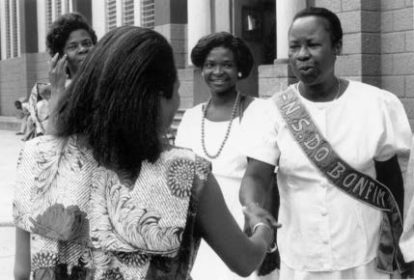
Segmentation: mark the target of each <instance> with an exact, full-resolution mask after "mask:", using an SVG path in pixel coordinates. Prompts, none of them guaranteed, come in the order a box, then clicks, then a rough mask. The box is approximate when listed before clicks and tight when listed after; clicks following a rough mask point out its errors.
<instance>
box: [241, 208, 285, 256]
mask: <svg viewBox="0 0 414 280" xmlns="http://www.w3.org/2000/svg"><path fill="white" fill-rule="evenodd" d="M243 213H244V216H245V220H246V225H247V226H248V231H249V233H250V234H254V233H255V232H256V230H257V229H258V228H259V227H263V228H265V229H266V230H267V231H269V233H270V237H271V238H270V239H268V244H269V249H268V252H269V253H271V252H274V251H276V250H277V246H276V230H277V229H278V228H280V227H281V226H282V224H280V223H278V222H277V220H276V219H275V218H274V217H273V215H272V214H270V213H269V212H268V211H267V210H265V209H264V208H262V207H260V206H259V204H258V203H247V204H246V205H245V206H243Z"/></svg>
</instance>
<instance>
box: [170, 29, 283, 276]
mask: <svg viewBox="0 0 414 280" xmlns="http://www.w3.org/2000/svg"><path fill="white" fill-rule="evenodd" d="M191 61H192V62H193V64H194V65H195V66H196V67H198V68H199V69H200V70H201V75H202V77H203V79H204V81H205V83H206V85H207V86H208V87H209V89H210V95H211V97H210V99H209V101H208V102H207V103H202V104H198V105H196V106H195V107H193V108H190V109H188V110H187V111H186V112H185V113H184V115H183V118H182V120H181V123H180V126H179V127H178V130H177V137H176V140H175V144H176V145H177V146H179V147H185V148H189V149H191V150H192V151H193V152H195V153H196V154H198V155H200V156H202V157H204V158H206V159H208V160H209V161H211V164H212V172H213V174H214V176H215V177H216V178H217V181H218V183H219V185H220V188H221V191H222V192H223V196H224V200H225V201H226V204H227V207H228V208H229V210H230V212H231V213H232V215H233V217H234V218H235V220H236V221H237V223H238V224H239V226H240V227H241V228H243V225H244V216H243V212H242V205H241V204H240V201H239V190H240V183H241V179H242V177H243V174H244V172H245V170H246V166H247V160H246V157H245V156H244V155H243V154H242V153H241V152H240V133H241V131H240V127H241V123H242V121H243V120H244V119H246V118H249V112H250V111H251V108H255V110H260V104H261V103H262V102H263V100H259V99H253V98H252V97H250V96H246V95H243V94H242V93H241V92H240V91H238V89H237V82H238V81H239V80H243V79H245V78H247V76H248V75H249V73H250V71H251V69H252V67H253V55H252V53H251V52H250V50H249V48H248V46H247V45H246V43H245V42H244V41H243V40H242V39H240V38H238V37H235V36H233V35H232V34H230V33H228V32H218V33H213V34H210V35H207V36H204V37H202V38H201V39H200V40H199V41H198V42H197V44H196V46H195V47H194V48H193V50H192V51H191ZM213 268H214V269H213ZM274 273H277V272H276V271H275V272H274ZM192 276H193V277H194V279H197V280H202V279H217V280H231V279H232V280H234V279H242V278H241V277H240V276H238V275H236V274H235V273H234V272H232V271H231V270H230V269H229V268H228V267H227V266H226V264H225V263H224V262H223V261H222V260H221V259H220V257H219V256H217V254H216V253H215V252H214V251H213V250H212V249H211V248H210V247H209V246H208V245H207V244H206V243H205V242H201V245H200V250H199V252H198V258H197V261H196V262H195V264H194V269H193V272H192ZM253 277H254V276H252V278H253ZM268 277H269V279H270V278H273V276H271V275H269V276H268Z"/></svg>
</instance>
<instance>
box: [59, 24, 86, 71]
mask: <svg viewBox="0 0 414 280" xmlns="http://www.w3.org/2000/svg"><path fill="white" fill-rule="evenodd" d="M92 48H93V41H92V38H91V35H90V34H89V33H88V32H87V31H86V30H84V29H78V30H75V31H72V32H71V33H70V35H69V37H68V40H67V41H66V44H65V47H64V49H63V51H64V53H65V54H66V56H67V60H68V67H69V71H70V73H71V75H74V74H75V73H76V72H77V71H78V69H79V67H80V65H81V64H82V63H83V61H84V60H85V58H86V56H87V54H88V53H89V51H90V50H91V49H92Z"/></svg>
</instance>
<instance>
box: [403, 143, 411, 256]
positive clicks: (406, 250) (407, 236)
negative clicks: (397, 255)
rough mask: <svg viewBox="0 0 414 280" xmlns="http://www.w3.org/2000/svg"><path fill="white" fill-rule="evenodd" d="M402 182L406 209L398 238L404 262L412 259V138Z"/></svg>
mask: <svg viewBox="0 0 414 280" xmlns="http://www.w3.org/2000/svg"><path fill="white" fill-rule="evenodd" d="M404 183H405V193H404V196H405V199H404V202H405V203H406V204H407V205H408V206H407V207H404V208H405V209H407V211H405V219H404V229H403V234H402V235H401V238H400V248H401V252H402V254H403V256H404V260H405V261H406V262H412V261H414V195H413V192H414V138H413V141H412V147H411V155H410V160H409V162H408V167H407V173H406V178H405V182H404Z"/></svg>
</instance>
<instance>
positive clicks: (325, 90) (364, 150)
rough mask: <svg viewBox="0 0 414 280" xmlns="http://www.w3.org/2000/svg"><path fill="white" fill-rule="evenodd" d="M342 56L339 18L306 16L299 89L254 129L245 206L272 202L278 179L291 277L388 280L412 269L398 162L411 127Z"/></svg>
mask: <svg viewBox="0 0 414 280" xmlns="http://www.w3.org/2000/svg"><path fill="white" fill-rule="evenodd" d="M341 49H342V28H341V24H340V21H339V19H338V17H337V16H336V15H335V14H334V13H332V12H331V11H329V10H327V9H324V8H316V7H312V8H307V9H305V10H302V11H300V12H299V13H297V14H296V16H295V17H294V19H293V22H292V24H291V26H290V29H289V62H290V66H291V68H292V70H293V73H294V74H295V76H296V77H297V79H298V80H299V82H298V83H295V84H293V85H291V86H289V88H288V89H287V90H286V91H284V92H281V93H277V94H275V95H274V96H273V97H272V98H271V99H269V101H268V102H267V105H268V108H267V109H266V110H262V111H261V112H256V113H257V114H256V119H255V120H254V118H253V117H252V118H251V120H252V121H253V123H254V124H255V125H251V124H250V125H249V124H246V125H247V127H248V128H249V129H250V130H249V131H248V134H246V137H245V138H244V139H245V140H246V141H245V143H246V144H245V146H244V147H245V154H246V156H247V157H248V158H249V163H248V167H247V170H246V174H245V176H244V178H243V181H242V187H241V200H242V203H243V204H245V205H250V204H252V203H255V204H259V205H262V203H263V201H264V200H265V196H266V194H267V193H268V191H267V190H266V186H268V182H269V180H270V178H271V177H272V175H273V173H274V172H275V171H276V172H277V183H278V187H279V193H280V209H279V218H278V219H279V221H280V222H281V223H282V224H283V227H282V228H281V229H279V230H278V240H277V243H278V247H279V252H280V256H281V269H280V279H283V280H287V279H289V280H292V279H295V280H298V279H345V278H347V279H358V278H363V279H373V278H375V279H388V278H390V276H391V274H392V273H393V272H394V271H396V270H398V271H403V270H404V267H403V265H404V264H403V261H402V256H401V253H400V252H399V250H398V246H396V243H397V241H398V238H399V236H398V235H399V234H400V233H401V220H402V217H401V207H400V205H397V203H396V201H399V202H401V199H402V189H401V181H402V176H401V172H400V168H399V165H398V160H397V157H399V156H407V154H408V152H409V148H410V141H411V130H410V126H409V123H408V119H407V116H406V113H405V111H404V108H403V106H402V104H401V102H400V101H399V99H398V98H397V97H396V96H395V95H394V94H392V93H390V92H388V91H385V90H381V89H379V88H376V87H374V86H371V85H368V84H365V83H361V82H356V81H350V80H346V79H343V78H340V77H337V76H336V75H335V62H336V57H337V56H338V55H340V53H341ZM249 120H250V119H249ZM252 128H256V129H252ZM375 178H377V179H378V180H379V181H382V182H384V183H386V184H387V186H385V185H384V184H382V183H380V182H378V181H376V180H375ZM385 181H387V182H385ZM390 190H391V191H397V193H396V194H395V195H392V194H390ZM391 231H393V232H392V233H391Z"/></svg>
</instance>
